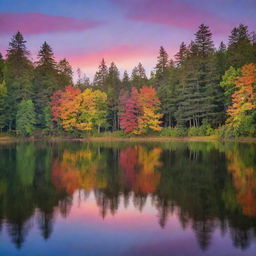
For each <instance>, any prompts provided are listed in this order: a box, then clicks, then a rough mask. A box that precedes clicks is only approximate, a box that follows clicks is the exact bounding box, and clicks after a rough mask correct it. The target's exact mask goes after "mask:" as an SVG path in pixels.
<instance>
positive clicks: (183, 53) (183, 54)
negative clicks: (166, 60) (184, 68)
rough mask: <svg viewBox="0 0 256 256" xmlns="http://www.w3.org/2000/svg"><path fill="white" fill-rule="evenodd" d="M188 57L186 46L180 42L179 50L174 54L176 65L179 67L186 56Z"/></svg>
mask: <svg viewBox="0 0 256 256" xmlns="http://www.w3.org/2000/svg"><path fill="white" fill-rule="evenodd" d="M187 57H188V50H187V46H186V44H185V43H184V42H182V43H181V45H180V49H179V51H178V52H177V53H176V55H175V63H176V65H177V66H178V67H180V66H181V65H182V64H183V63H184V61H185V60H186V58H187Z"/></svg>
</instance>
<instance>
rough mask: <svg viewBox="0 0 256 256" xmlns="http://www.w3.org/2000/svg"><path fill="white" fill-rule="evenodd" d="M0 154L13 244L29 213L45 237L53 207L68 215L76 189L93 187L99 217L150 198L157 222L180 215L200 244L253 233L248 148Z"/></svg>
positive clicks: (246, 240) (77, 147)
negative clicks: (215, 234)
mask: <svg viewBox="0 0 256 256" xmlns="http://www.w3.org/2000/svg"><path fill="white" fill-rule="evenodd" d="M67 145H68V146H67ZM248 150H249V151H248ZM0 154H1V156H2V157H0V167H1V171H0V223H2V222H3V223H7V225H8V232H9V234H10V236H11V237H12V241H13V242H14V243H15V244H16V246H17V247H21V246H22V243H23V242H24V240H25V238H26V234H27V233H28V231H29V229H30V227H31V224H30V223H31V218H32V216H33V215H35V216H36V220H37V226H38V228H39V229H40V232H41V234H42V236H43V237H44V238H45V239H48V238H49V237H50V235H51V233H52V230H53V227H54V220H55V217H56V215H57V213H60V215H61V216H62V217H65V218H66V217H67V216H68V215H69V214H70V211H71V207H72V204H73V193H74V192H75V191H78V192H79V200H85V199H86V198H87V197H88V195H89V193H90V192H91V191H93V193H94V196H95V199H96V203H97V205H98V207H99V212H100V215H101V216H102V217H103V218H105V217H106V216H107V214H116V212H117V211H118V209H119V206H120V202H122V201H123V202H124V206H125V207H127V206H128V205H129V203H133V205H134V207H135V208H136V209H137V210H139V211H143V208H144V206H145V204H146V203H147V202H149V199H152V205H153V206H154V207H155V208H156V209H157V210H158V221H159V224H160V226H161V227H162V228H166V223H167V220H168V216H171V215H172V214H174V213H175V214H177V215H178V217H179V221H180V223H181V225H182V227H183V228H184V229H186V228H192V229H193V230H194V232H195V235H196V238H197V241H198V243H199V245H200V247H201V248H202V249H203V250H206V249H207V248H208V247H209V246H210V244H211V237H212V233H213V232H214V230H215V229H216V228H219V229H220V230H221V231H222V234H225V233H230V235H231V238H232V240H233V242H234V245H235V246H237V247H240V248H242V249H244V248H247V247H248V246H249V244H250V241H252V240H253V239H255V233H256V232H255V230H256V219H255V218H254V217H255V216H256V215H255V214H256V210H255V205H256V201H255V200H256V174H255V170H256V163H255V161H256V160H255V158H254V157H253V156H255V155H256V152H255V147H253V146H250V147H249V146H247V147H246V148H245V146H230V144H227V145H226V144H218V143H216V144H211V143H192V144H185V143H171V144H164V145H163V146H162V145H161V147H159V146H152V145H146V144H145V145H138V144H136V145H131V144H129V145H128V146H126V145H124V146H123V145H121V146H120V145H115V144H111V145H107V144H106V145H103V146H102V145H101V144H99V145H95V144H87V143H69V144H65V143H64V144H57V145H51V146H49V145H44V144H40V145H39V144H33V143H27V144H26V143H24V144H19V145H11V146H8V147H3V148H0ZM248 155H249V156H248ZM23 159H25V161H22V160H23ZM252 159H254V160H252ZM227 170H228V171H227ZM3 220H4V221H3ZM228 231H229V232H228Z"/></svg>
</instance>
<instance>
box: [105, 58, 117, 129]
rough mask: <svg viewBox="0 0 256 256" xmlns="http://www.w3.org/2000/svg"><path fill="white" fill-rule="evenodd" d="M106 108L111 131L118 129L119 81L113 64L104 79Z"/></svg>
mask: <svg viewBox="0 0 256 256" xmlns="http://www.w3.org/2000/svg"><path fill="white" fill-rule="evenodd" d="M106 84H107V91H106V92H107V95H108V106H109V117H108V119H109V122H110V127H111V129H112V131H116V130H118V129H119V119H118V109H119V105H118V103H119V96H120V92H121V80H120V74H119V70H118V68H117V66H116V65H115V63H114V62H112V63H111V64H110V67H109V69H108V76H107V79H106Z"/></svg>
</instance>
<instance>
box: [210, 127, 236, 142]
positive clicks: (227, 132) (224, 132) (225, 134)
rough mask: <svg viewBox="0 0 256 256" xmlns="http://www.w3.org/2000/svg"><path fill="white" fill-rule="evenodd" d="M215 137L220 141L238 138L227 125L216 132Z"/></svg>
mask: <svg viewBox="0 0 256 256" xmlns="http://www.w3.org/2000/svg"><path fill="white" fill-rule="evenodd" d="M215 135H216V136H217V137H218V138H220V139H231V138H234V137H236V136H235V132H234V130H233V129H232V128H231V127H229V126H226V125H223V126H220V127H219V128H218V129H216V130H215Z"/></svg>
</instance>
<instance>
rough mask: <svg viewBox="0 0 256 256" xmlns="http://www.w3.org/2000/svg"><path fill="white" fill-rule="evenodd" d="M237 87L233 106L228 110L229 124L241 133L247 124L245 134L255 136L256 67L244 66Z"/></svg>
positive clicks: (252, 65) (233, 97) (233, 95)
mask: <svg viewBox="0 0 256 256" xmlns="http://www.w3.org/2000/svg"><path fill="white" fill-rule="evenodd" d="M235 85H236V90H235V91H234V92H233V94H232V105H231V106H230V107H229V108H228V110H227V113H228V115H229V118H228V120H227V124H228V125H229V126H231V127H233V128H234V129H235V131H237V132H238V133H239V132H240V133H241V132H242V131H241V128H242V127H243V125H244V124H245V123H246V124H247V125H248V127H246V130H247V131H245V132H247V133H248V132H249V134H248V135H253V134H255V130H256V129H255V127H256V125H255V124H256V114H255V113H256V90H255V89H256V65H255V64H247V65H244V66H243V67H242V68H241V75H240V76H239V77H238V78H237V80H236V82H235ZM239 129H240V131H239ZM248 130H249V131H248ZM237 135H240V134H237Z"/></svg>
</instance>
